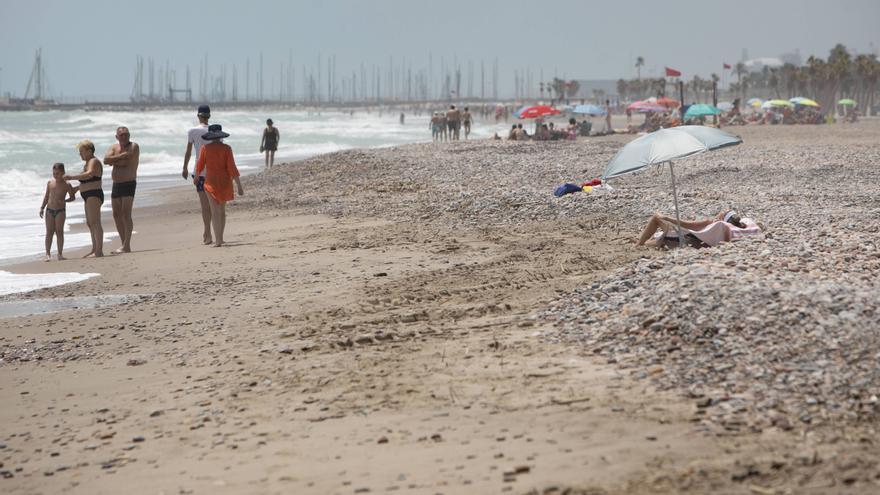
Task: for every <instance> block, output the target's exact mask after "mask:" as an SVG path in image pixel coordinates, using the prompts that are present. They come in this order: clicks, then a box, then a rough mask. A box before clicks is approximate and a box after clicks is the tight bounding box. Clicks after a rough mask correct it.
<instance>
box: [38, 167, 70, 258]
mask: <svg viewBox="0 0 880 495" xmlns="http://www.w3.org/2000/svg"><path fill="white" fill-rule="evenodd" d="M65 198H66V199H65ZM74 199H76V190H75V189H74V188H73V187H71V185H70V184H68V183H67V181H66V180H64V164H63V163H56V164H54V165H52V179H50V180H49V182H47V183H46V194H45V195H44V196H43V204H42V206H40V218H43V219H44V220H45V221H46V261H50V260H51V259H52V255H51V254H50V252H51V251H52V238H53V237H56V238H57V239H58V260H59V261H61V260H63V259H64V220H65V219H66V218H67V210H66V208H65V206H66V205H65V203H69V202H71V201H73V200H74ZM44 212H45V216H44V215H43V213H44Z"/></svg>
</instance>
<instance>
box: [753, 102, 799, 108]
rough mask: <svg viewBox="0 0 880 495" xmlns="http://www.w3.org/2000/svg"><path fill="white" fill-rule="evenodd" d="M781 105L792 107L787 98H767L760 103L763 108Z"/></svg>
mask: <svg viewBox="0 0 880 495" xmlns="http://www.w3.org/2000/svg"><path fill="white" fill-rule="evenodd" d="M781 107H788V108H792V107H794V103H792V102H790V101H788V100H767V101H765V102H764V103H762V104H761V108H764V109H767V108H781Z"/></svg>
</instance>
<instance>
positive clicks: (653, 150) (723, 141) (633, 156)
mask: <svg viewBox="0 0 880 495" xmlns="http://www.w3.org/2000/svg"><path fill="white" fill-rule="evenodd" d="M740 143H742V138H741V137H739V136H734V135H733V134H730V133H728V132H724V131H721V130H718V129H715V128H714V127H706V126H701V125H684V126H678V127H670V128H669V129H660V130H659V131H657V132H652V133H651V134H647V135H645V136H642V137H640V138H637V139H634V140H632V141H630V142H629V143H628V144H627V145H626V146H624V147H623V148H621V149H620V151H618V152H617V154H616V155H614V158H612V159H611V161H610V162H608V165H606V166H605V171H604V172H602V176H601V179H602V182H605V181H607V180H608V179H612V178H614V177H620V176H621V175H626V174H631V173H633V172H638V171H640V170H644V169H646V168H648V167H650V166H652V165H662V164H663V163H667V162H668V163H669V173H670V174H671V175H672V196H673V199H674V201H675V220H676V222H678V224H679V225H678V230H679V233H678V237H679V242H680V243H681V242H683V241H684V238H683V236H682V232H681V217H680V215H679V211H678V193H677V192H676V189H675V170H674V169H673V166H672V160H677V159H679V158H685V157H688V156H691V155H696V154H699V153H703V152H706V151H712V150H717V149H719V148H725V147H727V146H733V145H737V144H740Z"/></svg>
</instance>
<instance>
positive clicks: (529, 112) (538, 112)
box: [519, 105, 562, 119]
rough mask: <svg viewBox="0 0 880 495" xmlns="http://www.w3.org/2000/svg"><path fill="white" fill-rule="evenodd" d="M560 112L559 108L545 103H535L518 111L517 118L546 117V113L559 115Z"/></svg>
mask: <svg viewBox="0 0 880 495" xmlns="http://www.w3.org/2000/svg"><path fill="white" fill-rule="evenodd" d="M561 113H562V112H560V111H559V110H557V109H555V108H553V107H548V106H547V105H535V106H533V107H529V108H526V109H523V110H522V111H521V112H520V113H519V118H521V119H537V118H540V117H546V116H548V115H559V114H561Z"/></svg>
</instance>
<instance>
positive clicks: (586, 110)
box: [573, 104, 605, 115]
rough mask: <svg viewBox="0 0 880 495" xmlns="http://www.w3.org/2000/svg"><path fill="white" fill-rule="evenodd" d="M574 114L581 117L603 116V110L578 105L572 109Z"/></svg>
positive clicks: (588, 105)
mask: <svg viewBox="0 0 880 495" xmlns="http://www.w3.org/2000/svg"><path fill="white" fill-rule="evenodd" d="M573 112H574V113H578V114H581V115H605V109H604V108H602V107H600V106H598V105H591V104H586V105H578V106H576V107H574V110H573Z"/></svg>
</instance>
